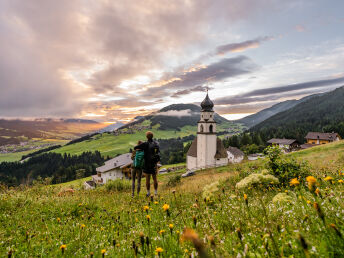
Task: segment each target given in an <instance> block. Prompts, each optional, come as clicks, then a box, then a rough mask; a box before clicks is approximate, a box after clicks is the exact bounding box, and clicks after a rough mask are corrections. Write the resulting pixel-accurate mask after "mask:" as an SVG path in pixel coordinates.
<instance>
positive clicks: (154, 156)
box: [134, 131, 160, 196]
mask: <svg viewBox="0 0 344 258" xmlns="http://www.w3.org/2000/svg"><path fill="white" fill-rule="evenodd" d="M146 138H147V141H146V142H143V143H141V144H139V145H137V146H135V147H134V150H143V151H144V167H143V172H144V174H145V177H146V188H147V196H150V194H151V193H150V178H151V176H152V178H153V181H154V194H155V195H157V194H158V179H157V172H158V167H157V165H158V162H160V148H159V144H158V142H156V141H154V140H153V133H152V132H150V131H148V132H146Z"/></svg>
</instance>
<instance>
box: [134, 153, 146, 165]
mask: <svg viewBox="0 0 344 258" xmlns="http://www.w3.org/2000/svg"><path fill="white" fill-rule="evenodd" d="M144 154H145V153H144V151H136V153H135V158H134V162H133V165H134V168H143V166H144V164H145V160H144Z"/></svg>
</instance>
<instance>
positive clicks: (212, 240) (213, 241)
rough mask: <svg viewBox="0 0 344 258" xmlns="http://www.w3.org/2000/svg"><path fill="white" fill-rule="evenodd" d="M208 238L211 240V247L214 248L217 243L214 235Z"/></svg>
mask: <svg viewBox="0 0 344 258" xmlns="http://www.w3.org/2000/svg"><path fill="white" fill-rule="evenodd" d="M208 240H209V242H210V245H211V247H212V248H214V247H215V245H216V244H215V239H214V237H213V236H208Z"/></svg>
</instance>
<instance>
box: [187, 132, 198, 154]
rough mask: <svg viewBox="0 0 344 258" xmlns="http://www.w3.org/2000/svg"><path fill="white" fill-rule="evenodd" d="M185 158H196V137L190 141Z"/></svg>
mask: <svg viewBox="0 0 344 258" xmlns="http://www.w3.org/2000/svg"><path fill="white" fill-rule="evenodd" d="M187 156H191V157H195V158H196V157H197V137H196V138H195V139H194V140H193V141H192V143H191V146H190V148H189V150H188V153H187Z"/></svg>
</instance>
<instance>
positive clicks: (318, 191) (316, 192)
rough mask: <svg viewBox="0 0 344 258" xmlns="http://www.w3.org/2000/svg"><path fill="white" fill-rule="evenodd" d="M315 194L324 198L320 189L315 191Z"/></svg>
mask: <svg viewBox="0 0 344 258" xmlns="http://www.w3.org/2000/svg"><path fill="white" fill-rule="evenodd" d="M314 193H315V194H316V195H318V196H320V197H321V198H322V196H321V192H320V190H319V188H317V189H315V191H314Z"/></svg>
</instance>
